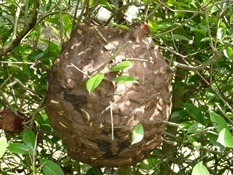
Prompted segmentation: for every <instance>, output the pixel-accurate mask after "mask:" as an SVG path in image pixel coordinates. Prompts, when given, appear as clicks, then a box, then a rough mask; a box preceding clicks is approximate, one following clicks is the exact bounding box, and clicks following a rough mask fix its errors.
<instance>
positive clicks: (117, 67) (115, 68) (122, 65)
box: [110, 61, 132, 72]
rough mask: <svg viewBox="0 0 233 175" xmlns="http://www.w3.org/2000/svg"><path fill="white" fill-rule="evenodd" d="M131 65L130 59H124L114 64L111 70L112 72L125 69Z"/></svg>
mask: <svg viewBox="0 0 233 175" xmlns="http://www.w3.org/2000/svg"><path fill="white" fill-rule="evenodd" d="M131 65H132V63H131V62H130V61H122V62H121V63H119V64H117V65H115V66H113V67H112V68H111V69H110V70H111V71H112V72H116V71H120V70H123V69H125V68H127V67H129V66H131Z"/></svg>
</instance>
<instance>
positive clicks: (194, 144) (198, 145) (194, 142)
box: [187, 136, 201, 150]
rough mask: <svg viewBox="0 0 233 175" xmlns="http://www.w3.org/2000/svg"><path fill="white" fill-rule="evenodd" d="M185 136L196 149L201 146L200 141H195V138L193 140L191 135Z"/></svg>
mask: <svg viewBox="0 0 233 175" xmlns="http://www.w3.org/2000/svg"><path fill="white" fill-rule="evenodd" d="M187 138H188V141H189V142H190V143H191V144H192V145H193V146H194V147H195V148H196V149H197V150H199V149H200V147H201V143H200V142H198V141H196V140H195V139H194V138H193V137H191V136H187Z"/></svg>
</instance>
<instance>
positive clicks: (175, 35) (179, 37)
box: [173, 34, 189, 41]
mask: <svg viewBox="0 0 233 175" xmlns="http://www.w3.org/2000/svg"><path fill="white" fill-rule="evenodd" d="M173 37H174V38H175V39H179V40H183V41H189V39H188V38H187V37H185V36H183V35H178V34H174V35H173Z"/></svg>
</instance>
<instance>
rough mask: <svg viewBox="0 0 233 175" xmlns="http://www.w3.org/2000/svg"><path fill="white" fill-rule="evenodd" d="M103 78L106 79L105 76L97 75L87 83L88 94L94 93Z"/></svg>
mask: <svg viewBox="0 0 233 175" xmlns="http://www.w3.org/2000/svg"><path fill="white" fill-rule="evenodd" d="M103 78H104V74H96V75H93V76H91V77H90V78H89V79H88V80H87V83H86V88H87V90H88V92H89V93H91V92H92V91H94V90H95V88H97V87H98V86H99V84H100V83H101V81H102V80H103Z"/></svg>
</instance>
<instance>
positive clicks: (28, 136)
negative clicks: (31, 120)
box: [23, 130, 36, 150]
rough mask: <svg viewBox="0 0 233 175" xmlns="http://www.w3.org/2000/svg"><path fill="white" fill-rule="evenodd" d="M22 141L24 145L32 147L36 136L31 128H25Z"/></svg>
mask: <svg viewBox="0 0 233 175" xmlns="http://www.w3.org/2000/svg"><path fill="white" fill-rule="evenodd" d="M23 141H24V143H25V145H27V146H28V147H29V148H30V149H32V150H33V149H34V145H35V141H36V136H35V134H34V132H33V131H31V130H25V131H24V133H23Z"/></svg>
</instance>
